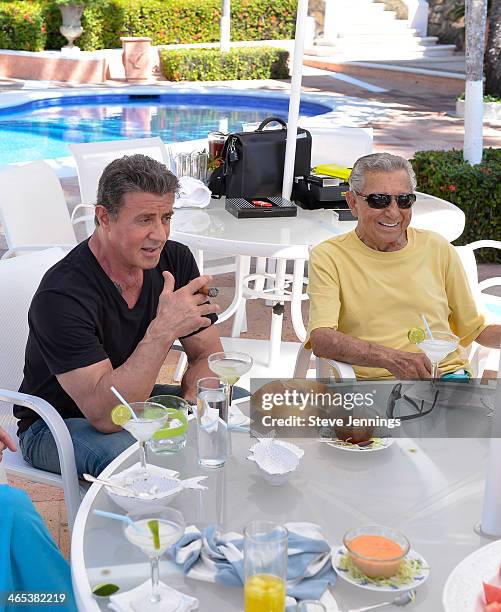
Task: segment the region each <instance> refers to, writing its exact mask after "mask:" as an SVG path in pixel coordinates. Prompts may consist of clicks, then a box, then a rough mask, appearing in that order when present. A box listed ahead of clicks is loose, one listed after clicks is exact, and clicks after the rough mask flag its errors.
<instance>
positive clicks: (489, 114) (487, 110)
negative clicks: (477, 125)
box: [456, 100, 501, 123]
mask: <svg viewBox="0 0 501 612" xmlns="http://www.w3.org/2000/svg"><path fill="white" fill-rule="evenodd" d="M456 117H462V118H464V100H456ZM484 121H487V122H492V123H498V122H501V102H484Z"/></svg>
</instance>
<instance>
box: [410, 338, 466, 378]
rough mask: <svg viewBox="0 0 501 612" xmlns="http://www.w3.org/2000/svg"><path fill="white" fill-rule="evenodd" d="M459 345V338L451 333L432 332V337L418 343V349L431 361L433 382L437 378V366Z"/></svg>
mask: <svg viewBox="0 0 501 612" xmlns="http://www.w3.org/2000/svg"><path fill="white" fill-rule="evenodd" d="M458 344H459V338H458V337H457V336H455V335H454V334H453V333H451V332H443V331H432V337H431V338H430V337H427V338H425V339H424V340H423V341H422V342H419V343H418V345H417V346H418V347H419V348H420V349H421V350H422V351H423V353H424V354H425V355H426V356H427V357H428V359H429V360H430V361H431V365H432V371H431V377H432V379H433V380H436V378H437V372H438V364H439V363H440V362H441V361H442V359H445V357H447V355H449V354H450V353H452V352H453V351H455V350H456V349H457V347H458Z"/></svg>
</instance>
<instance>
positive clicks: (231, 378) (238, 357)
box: [208, 351, 252, 406]
mask: <svg viewBox="0 0 501 612" xmlns="http://www.w3.org/2000/svg"><path fill="white" fill-rule="evenodd" d="M208 363H209V368H210V369H211V370H212V371H213V372H214V374H217V375H218V376H219V378H220V379H221V380H224V381H225V382H227V383H228V385H229V396H228V406H231V400H232V398H233V386H234V385H235V383H236V382H237V381H238V380H239V379H240V377H241V376H243V375H244V374H247V372H248V371H249V370H250V369H251V367H252V357H251V356H250V355H247V354H246V353H237V352H236V351H223V352H222V353H213V354H212V355H209V359H208Z"/></svg>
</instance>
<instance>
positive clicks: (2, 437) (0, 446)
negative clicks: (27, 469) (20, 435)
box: [0, 427, 16, 461]
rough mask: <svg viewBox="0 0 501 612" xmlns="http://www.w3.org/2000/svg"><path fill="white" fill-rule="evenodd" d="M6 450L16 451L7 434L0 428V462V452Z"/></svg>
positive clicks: (0, 458)
mask: <svg viewBox="0 0 501 612" xmlns="http://www.w3.org/2000/svg"><path fill="white" fill-rule="evenodd" d="M6 448H8V449H9V450H11V451H12V452H15V451H16V445H15V444H14V441H13V440H12V438H11V437H10V436H9V434H8V433H7V432H6V431H5V430H4V429H2V428H1V427H0V461H2V452H3V451H4V450H5V449H6Z"/></svg>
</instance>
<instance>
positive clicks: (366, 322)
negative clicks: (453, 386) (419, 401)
mask: <svg viewBox="0 0 501 612" xmlns="http://www.w3.org/2000/svg"><path fill="white" fill-rule="evenodd" d="M308 294H309V296H310V320H309V324H308V339H309V337H310V333H311V332H312V331H313V330H314V329H317V328H319V327H330V328H332V329H337V330H338V331H340V332H343V333H344V334H347V335H349V336H353V337H355V338H360V339H361V340H367V341H368V342H372V343H375V344H381V345H383V346H387V347H390V348H394V349H398V350H401V351H410V352H419V349H418V348H417V346H415V345H414V344H411V343H410V342H409V341H408V339H407V332H408V330H409V329H410V328H411V327H423V322H422V320H421V318H420V316H419V315H420V313H423V314H424V315H425V316H426V318H427V319H428V322H429V324H430V327H431V328H432V329H437V330H444V331H448V330H449V328H450V330H451V331H452V332H453V333H454V334H456V335H457V336H459V338H460V344H461V346H463V347H466V346H468V345H470V344H471V343H472V341H473V340H475V338H476V337H477V336H478V335H479V334H480V332H481V331H482V330H483V329H484V328H485V327H486V323H485V318H484V316H483V315H482V314H481V313H479V311H478V309H477V306H476V303H475V300H474V298H473V295H472V293H471V291H470V287H469V284H468V280H467V277H466V274H465V272H464V269H463V266H462V264H461V261H460V259H459V256H458V254H457V253H456V251H455V249H454V247H453V246H452V245H451V244H449V242H447V240H445V238H443V237H442V236H440V235H438V234H435V233H434V232H430V231H427V230H420V229H414V228H411V227H409V228H408V229H407V245H406V246H405V247H404V248H403V249H400V250H399V251H391V252H382V251H375V250H374V249H371V248H370V247H368V246H367V245H366V244H364V243H363V242H362V241H361V240H360V239H359V238H358V236H357V234H356V233H355V231H352V232H349V233H348V234H344V235H343V236H339V237H336V238H331V239H330V240H326V241H325V242H322V243H321V244H319V245H318V246H316V247H315V248H314V249H313V250H312V252H311V256H310V263H309V284H308ZM307 346H309V345H308V344H307ZM463 367H466V368H468V361H467V359H466V357H465V356H464V354H463V351H462V350H461V348H458V349H457V350H456V351H455V352H454V353H451V354H450V355H448V356H447V357H446V359H445V360H444V361H443V362H441V364H440V368H441V370H443V371H444V372H454V371H456V370H458V369H461V368H463ZM354 370H355V373H356V376H357V378H362V379H363V378H371V379H375V378H390V377H391V374H390V373H389V372H388V370H386V369H384V368H369V367H362V366H356V365H355V366H354Z"/></svg>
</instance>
